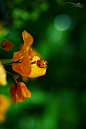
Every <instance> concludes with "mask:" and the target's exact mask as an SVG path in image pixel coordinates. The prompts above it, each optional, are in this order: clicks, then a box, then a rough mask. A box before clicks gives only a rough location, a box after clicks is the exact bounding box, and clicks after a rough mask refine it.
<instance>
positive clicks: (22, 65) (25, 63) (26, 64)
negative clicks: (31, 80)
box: [12, 50, 31, 76]
mask: <svg viewBox="0 0 86 129" xmlns="http://www.w3.org/2000/svg"><path fill="white" fill-rule="evenodd" d="M18 60H21V62H19V63H13V64H12V69H13V70H14V71H16V72H18V73H20V74H21V75H22V76H28V75H29V74H30V72H31V65H30V59H29V56H28V53H27V51H26V50H22V51H19V52H15V53H14V56H13V59H12V61H13V62H16V61H18Z"/></svg>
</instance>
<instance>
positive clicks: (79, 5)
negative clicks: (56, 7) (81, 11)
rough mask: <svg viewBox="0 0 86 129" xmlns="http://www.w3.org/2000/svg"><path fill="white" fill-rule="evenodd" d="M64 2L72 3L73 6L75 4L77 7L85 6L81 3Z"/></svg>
mask: <svg viewBox="0 0 86 129" xmlns="http://www.w3.org/2000/svg"><path fill="white" fill-rule="evenodd" d="M64 4H71V5H72V7H73V6H75V7H76V8H83V5H82V4H81V3H72V2H66V3H64Z"/></svg>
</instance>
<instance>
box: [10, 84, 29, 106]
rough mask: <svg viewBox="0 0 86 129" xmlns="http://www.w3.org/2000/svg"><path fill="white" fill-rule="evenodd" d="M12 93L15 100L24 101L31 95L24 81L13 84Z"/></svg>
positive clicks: (15, 101)
mask: <svg viewBox="0 0 86 129" xmlns="http://www.w3.org/2000/svg"><path fill="white" fill-rule="evenodd" d="M10 94H11V98H12V100H13V102H14V103H15V104H16V103H17V102H19V101H21V102H23V101H24V100H25V99H26V97H31V92H30V91H29V90H28V89H27V87H26V85H25V84H24V83H23V82H16V84H13V85H11V88H10Z"/></svg>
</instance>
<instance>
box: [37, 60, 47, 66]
mask: <svg viewBox="0 0 86 129" xmlns="http://www.w3.org/2000/svg"><path fill="white" fill-rule="evenodd" d="M37 65H38V67H40V68H48V63H47V61H46V60H43V59H40V60H38V61H37Z"/></svg>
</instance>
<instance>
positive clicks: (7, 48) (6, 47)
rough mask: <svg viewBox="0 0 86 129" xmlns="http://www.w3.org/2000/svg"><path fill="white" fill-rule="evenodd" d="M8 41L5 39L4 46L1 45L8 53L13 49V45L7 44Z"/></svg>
mask: <svg viewBox="0 0 86 129" xmlns="http://www.w3.org/2000/svg"><path fill="white" fill-rule="evenodd" d="M6 41H7V39H5V40H4V41H3V42H2V44H1V47H2V48H3V49H4V50H6V51H9V50H10V49H11V48H12V47H13V44H12V43H11V42H6Z"/></svg>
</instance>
